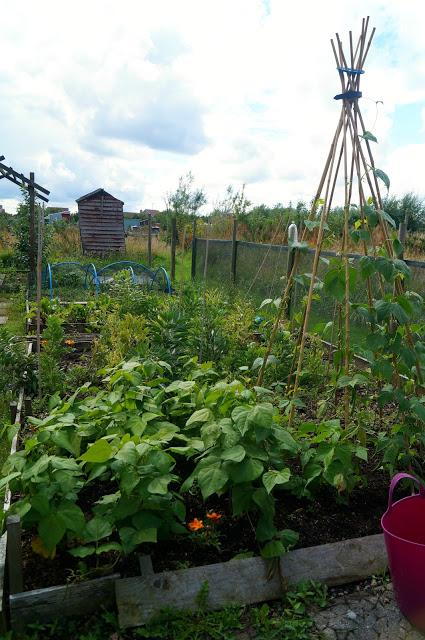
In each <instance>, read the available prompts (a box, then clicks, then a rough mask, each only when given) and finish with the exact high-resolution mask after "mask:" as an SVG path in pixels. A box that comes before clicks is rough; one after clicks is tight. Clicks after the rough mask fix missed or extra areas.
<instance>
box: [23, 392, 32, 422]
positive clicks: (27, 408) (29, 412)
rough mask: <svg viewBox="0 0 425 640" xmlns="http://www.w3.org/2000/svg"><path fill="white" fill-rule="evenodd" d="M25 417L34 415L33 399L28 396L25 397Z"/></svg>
mask: <svg viewBox="0 0 425 640" xmlns="http://www.w3.org/2000/svg"><path fill="white" fill-rule="evenodd" d="M24 407H25V417H27V416H32V399H31V398H30V397H29V396H26V397H25V399H24Z"/></svg>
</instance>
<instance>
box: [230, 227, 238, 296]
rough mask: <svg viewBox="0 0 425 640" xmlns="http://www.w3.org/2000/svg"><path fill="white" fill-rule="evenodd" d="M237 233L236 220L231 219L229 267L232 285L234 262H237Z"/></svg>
mask: <svg viewBox="0 0 425 640" xmlns="http://www.w3.org/2000/svg"><path fill="white" fill-rule="evenodd" d="M237 233H238V221H237V219H236V218H233V226H232V263H231V267H230V279H231V282H232V284H235V283H236V262H237V260H236V259H237V249H238V241H237V240H236V238H237Z"/></svg>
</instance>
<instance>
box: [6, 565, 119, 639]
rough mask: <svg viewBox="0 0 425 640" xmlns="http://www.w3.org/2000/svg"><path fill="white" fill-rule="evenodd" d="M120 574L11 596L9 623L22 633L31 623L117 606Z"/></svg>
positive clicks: (81, 614)
mask: <svg viewBox="0 0 425 640" xmlns="http://www.w3.org/2000/svg"><path fill="white" fill-rule="evenodd" d="M119 577H120V575H119V574H113V575H110V576H105V577H103V578H97V579H96V580H88V581H87V582H80V583H77V584H70V585H63V586H59V587H48V588H46V589H34V590H32V591H23V592H22V593H16V594H14V595H11V596H10V597H9V603H10V624H11V627H12V629H13V630H14V631H22V630H23V629H24V627H25V626H26V625H27V624H29V623H32V622H37V621H38V622H43V623H44V622H51V621H53V620H55V619H57V618H64V617H73V616H84V615H87V614H89V613H93V612H95V611H98V610H100V608H101V607H102V606H105V607H111V606H114V605H115V588H114V584H115V581H116V580H117V579H118V578H119Z"/></svg>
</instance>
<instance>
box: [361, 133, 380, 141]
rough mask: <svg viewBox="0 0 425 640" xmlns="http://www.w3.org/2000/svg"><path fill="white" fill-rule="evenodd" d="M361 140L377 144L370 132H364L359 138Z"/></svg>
mask: <svg viewBox="0 0 425 640" xmlns="http://www.w3.org/2000/svg"><path fill="white" fill-rule="evenodd" d="M359 137H360V138H363V140H369V142H378V140H377V138H376V137H375V136H374V135H373V133H371V132H370V131H365V132H364V134H363V135H361V136H359Z"/></svg>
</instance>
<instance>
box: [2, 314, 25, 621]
mask: <svg viewBox="0 0 425 640" xmlns="http://www.w3.org/2000/svg"><path fill="white" fill-rule="evenodd" d="M27 305H28V302H27ZM31 353H32V344H31V343H28V344H27V355H30V354H31ZM24 397H25V391H24V388H23V387H22V388H21V390H20V392H19V396H18V403H17V407H16V417H15V421H14V425H15V426H17V427H18V429H17V431H16V433H15V435H14V437H13V440H12V443H11V446H10V455H12V454H13V453H15V452H16V449H17V446H18V437H19V431H20V426H21V422H22V419H23V408H24ZM11 499H12V495H11V492H10V490H9V487H6V493H5V499H4V503H3V512H4V525H6V520H7V512H8V511H9V509H10V503H11ZM6 556H7V530H5V531H4V533H3V535H2V536H1V538H0V631H1V632H2V633H5V632H6V631H7V627H8V603H7V600H6V589H5V585H6V575H7V570H6Z"/></svg>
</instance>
